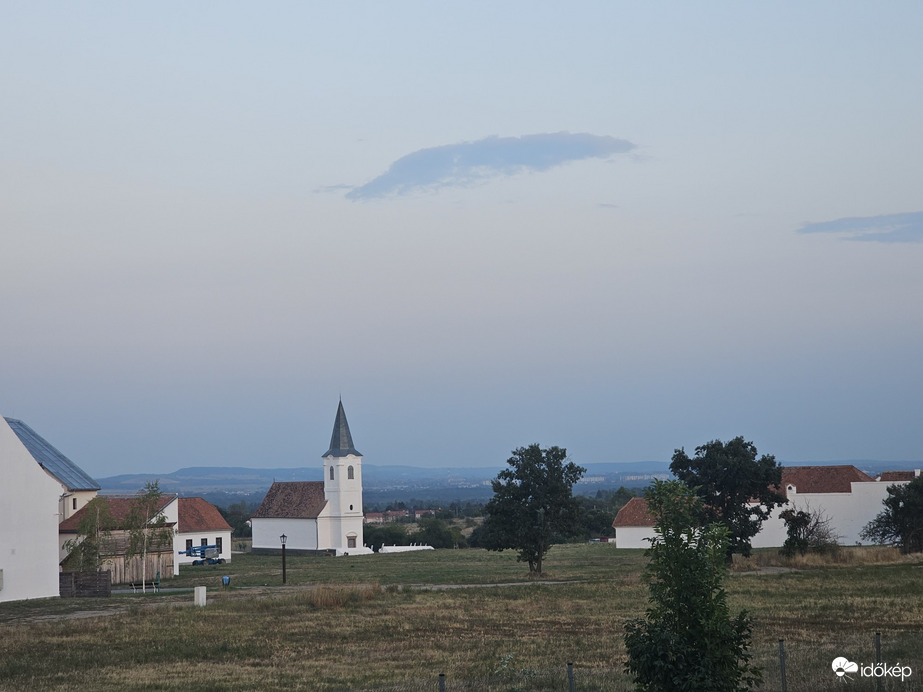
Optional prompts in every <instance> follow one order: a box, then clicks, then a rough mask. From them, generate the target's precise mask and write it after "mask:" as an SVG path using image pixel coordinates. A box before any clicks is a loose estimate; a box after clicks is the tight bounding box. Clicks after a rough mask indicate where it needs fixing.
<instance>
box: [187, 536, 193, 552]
mask: <svg viewBox="0 0 923 692" xmlns="http://www.w3.org/2000/svg"><path fill="white" fill-rule="evenodd" d="M186 550H192V539H191V538H187V539H186Z"/></svg>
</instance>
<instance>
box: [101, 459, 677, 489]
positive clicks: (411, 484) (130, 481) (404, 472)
mask: <svg viewBox="0 0 923 692" xmlns="http://www.w3.org/2000/svg"><path fill="white" fill-rule="evenodd" d="M668 467H669V464H668V463H667V462H661V461H645V462H634V463H627V464H617V463H608V464H587V465H586V469H587V473H586V480H585V481H583V482H582V483H581V485H583V484H588V485H598V484H603V483H604V484H607V485H608V484H611V483H618V484H620V485H627V484H632V485H647V484H648V483H650V480H651V478H652V477H653V476H654V474H657V475H659V476H664V477H665V476H666V475H668V474H669V469H668ZM502 468H503V466H474V467H448V468H427V467H420V466H376V465H374V464H363V465H362V481H363V487H364V489H365V491H366V492H369V491H389V490H392V491H393V490H401V491H412V490H415V489H418V490H419V489H432V488H443V489H453V488H455V489H465V488H468V489H473V488H479V487H483V488H490V481H491V480H492V479H494V478H496V476H497V473H498V472H499V471H500V470H501V469H502ZM322 472H323V468H322V467H321V466H320V464H318V465H317V466H302V467H295V468H272V469H252V468H243V467H238V466H192V467H188V468H182V469H179V470H178V471H173V472H172V473H158V474H154V473H132V474H123V475H119V476H109V477H107V478H97V479H96V481H97V482H98V483H99V484H100V485H101V486H102V492H103V493H108V494H120V493H128V494H130V493H135V492H137V491H138V490H139V489H140V488H143V487H144V484H145V483H148V482H150V481H159V483H160V489H161V490H163V491H164V492H168V493H178V494H180V495H193V494H198V493H202V492H214V491H220V492H226V493H240V494H248V493H252V492H256V491H260V490H262V491H264V492H265V491H266V490H268V489H269V486H270V485H272V483H273V481H319V480H322Z"/></svg>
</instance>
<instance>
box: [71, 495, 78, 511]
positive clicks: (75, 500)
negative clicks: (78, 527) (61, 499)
mask: <svg viewBox="0 0 923 692" xmlns="http://www.w3.org/2000/svg"><path fill="white" fill-rule="evenodd" d="M72 502H73V503H74V504H73V508H74V509H77V498H76V497H75V498H74V499H73V500H72Z"/></svg>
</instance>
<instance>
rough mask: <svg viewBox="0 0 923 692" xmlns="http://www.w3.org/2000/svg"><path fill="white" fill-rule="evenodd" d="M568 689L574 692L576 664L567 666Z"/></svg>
mask: <svg viewBox="0 0 923 692" xmlns="http://www.w3.org/2000/svg"><path fill="white" fill-rule="evenodd" d="M567 689H568V690H569V691H570V692H574V664H573V663H568V664H567Z"/></svg>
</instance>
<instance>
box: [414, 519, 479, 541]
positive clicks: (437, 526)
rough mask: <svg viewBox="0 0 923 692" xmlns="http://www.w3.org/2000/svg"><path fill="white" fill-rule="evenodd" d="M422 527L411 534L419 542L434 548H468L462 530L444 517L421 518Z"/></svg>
mask: <svg viewBox="0 0 923 692" xmlns="http://www.w3.org/2000/svg"><path fill="white" fill-rule="evenodd" d="M419 524H420V529H419V531H417V532H416V533H415V534H413V535H412V536H411V538H412V539H413V541H414V542H415V543H417V544H420V543H422V544H424V545H431V546H432V547H434V548H466V547H467V546H468V543H467V541H466V540H465V537H464V536H462V534H461V532H460V531H459V530H458V529H456V528H454V527H452V526H450V525H449V523H448V522H447V521H445V520H444V519H420V521H419Z"/></svg>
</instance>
